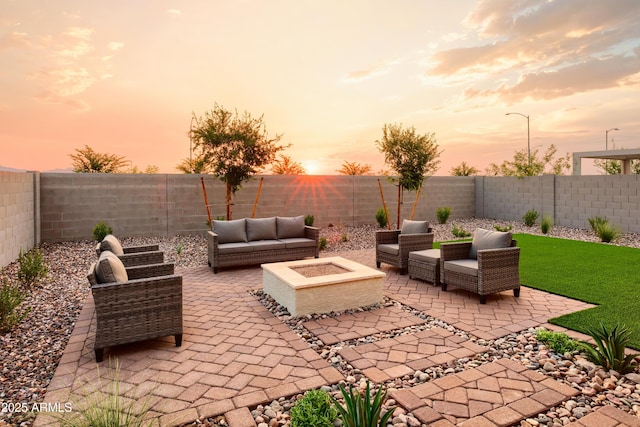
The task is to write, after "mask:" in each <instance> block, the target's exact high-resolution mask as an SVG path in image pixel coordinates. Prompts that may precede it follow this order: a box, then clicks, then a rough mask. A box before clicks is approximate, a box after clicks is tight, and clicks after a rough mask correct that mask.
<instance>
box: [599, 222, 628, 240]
mask: <svg viewBox="0 0 640 427" xmlns="http://www.w3.org/2000/svg"><path fill="white" fill-rule="evenodd" d="M596 234H597V235H598V237H599V238H600V241H602V242H605V243H610V242H613V241H614V240H616V239H617V238H618V237H620V234H622V233H621V232H620V230H619V229H618V227H616V226H615V225H613V224H611V223H610V222H609V221H606V222H602V223H599V224H597V225H596Z"/></svg>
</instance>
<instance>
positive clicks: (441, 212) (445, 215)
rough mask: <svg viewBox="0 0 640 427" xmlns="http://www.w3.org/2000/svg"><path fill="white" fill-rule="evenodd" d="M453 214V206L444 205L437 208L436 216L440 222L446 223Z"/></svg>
mask: <svg viewBox="0 0 640 427" xmlns="http://www.w3.org/2000/svg"><path fill="white" fill-rule="evenodd" d="M449 215H451V208H448V207H444V208H438V209H436V217H437V218H438V224H446V223H447V220H449Z"/></svg>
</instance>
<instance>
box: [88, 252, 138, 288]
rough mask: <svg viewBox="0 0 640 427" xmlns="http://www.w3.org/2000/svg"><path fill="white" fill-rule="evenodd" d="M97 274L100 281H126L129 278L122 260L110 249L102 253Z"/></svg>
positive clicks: (97, 279)
mask: <svg viewBox="0 0 640 427" xmlns="http://www.w3.org/2000/svg"><path fill="white" fill-rule="evenodd" d="M95 275H96V281H97V282H98V283H112V282H126V281H127V280H129V276H128V275H127V269H126V268H125V267H124V264H123V263H122V261H120V258H118V257H117V256H116V255H115V254H113V253H112V252H109V251H104V252H102V253H101V254H100V258H99V259H98V263H97V266H96V271H95ZM89 280H91V279H89Z"/></svg>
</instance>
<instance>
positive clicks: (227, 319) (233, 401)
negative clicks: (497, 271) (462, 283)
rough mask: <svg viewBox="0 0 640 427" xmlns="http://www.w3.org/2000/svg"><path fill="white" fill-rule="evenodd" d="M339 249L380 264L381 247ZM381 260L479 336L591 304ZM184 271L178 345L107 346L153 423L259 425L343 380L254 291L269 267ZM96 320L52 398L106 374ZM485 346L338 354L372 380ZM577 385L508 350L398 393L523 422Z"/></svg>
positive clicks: (323, 329) (413, 297) (69, 395)
mask: <svg viewBox="0 0 640 427" xmlns="http://www.w3.org/2000/svg"><path fill="white" fill-rule="evenodd" d="M332 255H335V254H332ZM339 255H340V256H344V257H345V258H349V259H351V260H354V261H357V262H360V263H363V264H365V265H369V266H373V265H375V262H374V261H375V260H374V256H375V255H374V253H373V251H372V250H362V251H350V252H345V253H341V254H339ZM383 270H384V271H386V272H387V273H388V274H387V278H386V279H385V294H386V295H387V296H388V297H389V298H392V299H394V300H397V301H400V302H402V303H403V304H405V305H407V306H410V307H412V308H414V309H418V310H420V311H423V312H425V313H427V314H429V315H430V316H433V317H436V318H439V319H442V320H445V321H447V322H448V323H450V324H452V325H454V326H456V327H458V328H460V329H463V330H465V331H467V332H469V333H470V334H473V335H477V336H479V337H481V338H489V337H497V336H504V335H507V334H508V333H510V332H512V331H520V330H523V329H526V328H528V327H531V326H538V325H541V324H545V323H546V321H547V320H548V319H549V318H551V317H555V316H557V315H559V314H562V313H568V312H572V311H576V310H581V309H584V308H587V307H590V305H588V304H584V303H581V302H576V301H573V300H569V299H567V298H563V297H560V296H556V295H550V294H545V293H543V292H539V291H536V290H532V289H529V288H523V289H522V292H521V295H520V298H514V297H513V294H512V293H511V292H505V293H503V294H500V295H498V296H492V297H490V298H488V300H487V304H486V305H480V304H479V301H478V299H477V297H475V296H473V295H469V294H468V293H467V292H462V291H454V290H452V291H450V292H442V291H441V290H440V288H437V287H434V286H432V285H431V284H429V283H426V282H421V281H417V280H412V279H409V278H408V276H400V275H398V274H397V271H396V270H394V269H392V268H384V267H383ZM178 273H179V274H182V275H183V288H184V324H185V330H184V338H183V344H182V347H178V348H176V347H174V344H173V339H172V338H171V337H167V338H166V339H159V340H152V341H147V342H144V343H138V344H134V345H126V346H120V347H116V348H110V349H107V351H106V352H105V356H106V357H109V356H117V358H118V361H119V364H120V378H121V391H123V392H126V393H129V394H130V395H131V396H144V397H145V399H146V401H147V403H148V404H149V405H150V407H151V411H150V415H151V416H153V417H154V423H155V425H157V426H175V425H180V424H183V423H187V422H191V421H194V420H195V419H197V418H202V417H212V416H216V415H221V414H224V415H225V417H226V418H227V421H228V422H229V425H230V426H231V427H245V426H246V427H254V426H255V423H254V422H253V418H252V417H251V415H250V413H249V409H248V408H250V407H252V406H255V405H258V404H263V403H267V402H270V401H272V400H274V399H277V398H279V397H286V396H290V395H294V394H297V393H300V392H303V391H306V390H309V389H313V388H318V387H320V386H322V385H331V384H335V383H337V382H339V381H341V380H343V379H344V376H343V374H342V373H341V372H340V371H339V370H337V369H336V368H334V367H333V366H331V365H330V364H329V363H328V362H327V361H326V360H324V359H323V358H321V357H320V356H319V355H318V353H317V352H316V351H314V350H313V349H312V348H311V347H310V346H309V345H308V344H307V342H306V341H305V340H303V339H302V338H301V337H299V336H298V335H297V334H296V333H294V332H293V331H291V330H290V329H289V327H288V326H286V325H285V324H283V323H282V322H281V321H280V320H279V319H277V318H276V317H274V316H273V315H272V314H271V313H270V312H269V311H268V310H267V309H266V308H265V307H264V306H263V305H262V304H261V303H260V302H259V301H258V300H257V299H256V298H255V297H254V296H253V295H251V294H250V293H249V291H250V290H252V289H259V288H260V287H261V283H262V271H261V269H260V268H259V267H252V268H243V269H223V270H222V271H220V272H219V273H218V274H216V275H214V274H213V273H212V272H211V270H210V269H209V268H208V267H205V266H203V267H198V268H189V269H182V270H181V271H179V272H178ZM341 318H342V319H341ZM343 319H344V320H343ZM422 323H424V321H422V320H421V319H420V318H419V317H417V316H415V315H413V314H411V313H409V312H406V311H404V310H402V309H400V308H398V307H396V306H390V307H384V308H381V309H376V310H371V311H369V312H364V313H357V314H355V315H343V316H340V317H339V318H338V319H337V320H336V319H323V320H320V321H313V322H307V324H306V325H305V326H306V327H307V328H308V330H309V331H310V332H312V333H314V334H315V335H316V336H318V337H322V340H323V341H324V340H325V339H326V340H327V341H324V342H325V343H326V342H339V341H342V340H346V339H352V338H357V337H360V336H364V335H363V334H367V335H368V334H371V333H377V332H379V331H388V330H389V329H390V328H392V329H397V328H399V327H404V326H413V325H418V324H422ZM94 330H95V319H94V309H93V301H92V298H91V297H90V296H89V297H88V299H87V302H86V303H85V306H84V307H83V310H82V313H81V315H80V318H79V319H78V322H77V324H76V327H75V329H74V331H73V334H72V336H71V338H70V340H69V344H68V345H67V348H66V350H65V353H64V356H63V357H62V360H61V362H60V365H59V366H58V369H57V370H56V373H55V376H54V378H53V380H52V381H51V384H50V386H49V388H48V392H47V395H46V397H45V400H46V402H51V403H55V402H68V401H72V402H73V401H77V399H78V397H79V396H80V395H82V394H83V393H86V383H87V381H89V382H92V381H95V380H96V377H97V373H96V364H95V359H94V352H93V341H94ZM336 340H339V341H336ZM482 351H484V348H483V347H482V346H480V345H477V344H475V343H473V342H471V341H468V340H465V339H463V338H461V337H460V336H457V335H454V334H451V333H450V332H448V331H446V330H444V329H441V328H437V327H436V328H431V329H427V330H423V331H420V332H416V333H413V334H408V335H402V336H399V337H396V338H388V339H382V340H379V341H377V342H375V343H371V344H365V345H358V346H355V347H346V346H345V347H343V349H342V350H341V351H340V354H341V355H342V356H343V357H344V358H345V359H346V360H348V361H349V362H350V363H352V364H353V365H354V366H361V367H362V370H363V373H364V374H365V375H366V376H367V377H368V378H369V379H371V380H372V381H374V382H382V381H386V380H388V379H393V378H398V377H401V376H403V375H405V374H407V373H412V372H414V371H415V370H416V369H424V368H425V367H428V366H433V365H435V364H440V363H446V362H448V361H450V360H454V359H456V358H460V357H471V356H473V355H474V354H476V353H478V352H482ZM106 365H107V363H103V364H101V366H106ZM496 384H497V385H498V386H499V387H497V388H496ZM572 393H575V391H574V390H573V389H572V388H571V387H567V386H564V385H562V384H561V383H559V382H557V381H555V380H553V379H550V378H549V377H547V376H545V375H543V374H539V373H537V372H534V371H529V370H527V369H526V368H524V367H523V366H522V365H521V364H519V363H517V362H513V361H510V360H500V361H497V362H492V363H490V364H487V365H483V366H480V367H478V368H476V369H470V370H465V371H463V372H459V373H456V374H455V375H449V376H446V377H444V378H441V379H438V380H434V381H430V382H427V383H423V384H420V385H417V386H415V387H413V388H411V389H406V390H401V391H397V392H394V398H395V399H396V400H397V401H398V403H399V404H400V405H401V406H403V407H404V408H405V409H407V410H410V411H412V412H414V414H415V415H416V416H417V417H418V418H419V419H420V420H421V421H423V422H425V423H427V422H429V423H431V422H434V424H433V425H440V426H445V425H452V424H459V425H464V426H470V425H489V426H490V425H509V424H508V423H511V422H512V421H513V420H516V419H523V418H524V417H528V416H533V415H535V414H537V413H540V412H546V410H547V408H549V407H552V406H554V405H556V404H558V403H559V402H561V401H562V400H563V399H565V398H567V397H568V396H571V395H572ZM463 407H464V408H466V410H465V409H463ZM620 412H621V411H620ZM622 414H624V413H622ZM593 415H594V417H595V416H596V415H595V414H593ZM618 415H619V414H618ZM627 415H628V414H627ZM598 416H601V417H605V418H607V419H608V420H616V422H618V423H619V424H615V425H636V424H633V420H636V419H637V418H635V417H631V418H632V419H633V420H632V421H629V419H628V418H627V417H624V416H618V418H616V417H615V416H614V415H612V413H603V414H600V415H598ZM598 419H600V418H598ZM584 421H585V422H586V421H588V420H587V417H585V419H584ZM50 422H51V419H50V418H47V417H45V416H39V417H38V419H37V420H36V423H35V425H37V426H41V425H47V424H48V423H50ZM513 422H515V421H513ZM580 425H585V426H587V425H593V424H580ZM603 425H604V424H603Z"/></svg>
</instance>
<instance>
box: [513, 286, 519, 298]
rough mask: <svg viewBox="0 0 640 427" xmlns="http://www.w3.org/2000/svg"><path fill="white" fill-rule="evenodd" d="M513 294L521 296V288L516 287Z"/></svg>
mask: <svg viewBox="0 0 640 427" xmlns="http://www.w3.org/2000/svg"><path fill="white" fill-rule="evenodd" d="M513 296H514V297H516V298H518V297H519V296H520V288H516V289H514V290H513Z"/></svg>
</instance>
